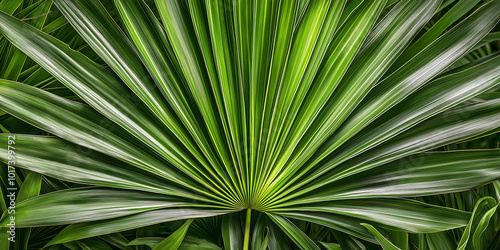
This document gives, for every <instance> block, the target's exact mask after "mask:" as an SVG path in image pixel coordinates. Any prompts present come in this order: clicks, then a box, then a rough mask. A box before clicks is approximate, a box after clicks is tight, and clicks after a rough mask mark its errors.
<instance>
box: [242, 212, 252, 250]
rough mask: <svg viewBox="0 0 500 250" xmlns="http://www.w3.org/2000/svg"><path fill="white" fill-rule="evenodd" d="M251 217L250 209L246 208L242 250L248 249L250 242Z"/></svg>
mask: <svg viewBox="0 0 500 250" xmlns="http://www.w3.org/2000/svg"><path fill="white" fill-rule="evenodd" d="M251 218H252V209H250V208H249V209H247V221H246V224H245V238H244V240H243V250H248V246H249V243H250V222H251Z"/></svg>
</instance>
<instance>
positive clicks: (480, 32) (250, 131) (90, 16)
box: [0, 0, 500, 249]
mask: <svg viewBox="0 0 500 250" xmlns="http://www.w3.org/2000/svg"><path fill="white" fill-rule="evenodd" d="M4 1H6V0H4ZM4 1H2V3H4ZM394 2H396V1H387V0H370V1H368V0H364V1H361V0H350V1H348V0H335V1H327V0H314V1H313V0H310V1H306V0H286V1H285V0H276V1H274V0H273V1H271V0H269V1H267V0H262V1H261V0H253V1H252V0H240V1H222V0H219V1H215V0H206V1H201V0H196V1H194V0H193V1H183V0H168V1H167V0H157V1H154V2H153V3H152V4H149V5H148V4H146V3H144V2H143V1H142V0H113V4H112V5H111V6H112V8H111V9H110V8H109V6H108V8H107V9H106V8H105V7H104V6H103V5H102V4H101V2H99V1H97V0H71V1H67V0H54V4H55V7H56V8H57V9H58V10H59V11H60V12H61V13H62V15H63V16H64V18H65V19H66V20H67V22H68V23H69V25H71V27H72V29H74V30H76V32H77V33H78V34H79V36H81V37H82V38H83V39H84V40H85V42H86V44H88V46H89V47H90V48H91V49H92V51H93V52H95V54H96V55H97V56H98V57H99V60H100V61H99V62H96V61H95V60H91V59H90V58H89V57H87V56H86V55H84V54H83V53H82V52H81V51H77V50H74V49H72V48H71V47H70V46H68V44H65V43H64V42H62V41H60V40H59V39H56V38H54V37H53V36H52V35H50V34H49V33H46V32H45V31H43V30H41V29H40V28H37V27H34V26H33V24H28V23H27V21H26V20H21V19H18V18H17V17H15V16H12V15H11V14H12V13H7V11H6V12H4V11H0V32H1V34H2V36H3V37H2V39H7V40H8V41H9V42H10V43H11V44H12V45H13V46H15V47H16V48H17V49H18V50H19V51H20V52H22V53H23V54H25V55H26V56H28V57H29V58H30V59H31V60H33V61H34V62H36V64H37V65H39V66H40V67H41V69H42V70H45V71H46V72H48V73H49V74H50V75H52V76H53V77H54V78H55V79H56V80H57V81H58V82H60V83H61V84H63V85H64V86H65V87H66V88H67V89H69V90H70V91H72V92H73V93H74V94H75V95H76V96H77V97H78V100H77V101H75V100H70V99H67V98H65V97H63V96H60V95H57V93H52V92H50V91H47V90H44V89H42V88H38V87H34V86H33V85H32V84H26V83H21V82H18V81H12V80H7V79H2V80H0V109H2V110H4V111H5V112H6V113H8V114H11V115H12V116H14V117H17V118H19V119H20V120H22V121H24V122H26V123H28V124H31V125H33V126H34V127H37V128H39V129H41V130H44V131H46V132H47V133H50V135H51V136H39V135H29V134H12V135H11V134H7V133H4V134H1V135H0V144H1V145H7V142H8V140H10V138H11V137H10V138H9V136H15V143H16V144H15V145H16V153H15V157H16V166H17V167H20V168H23V169H27V170H30V171H34V172H37V173H40V174H43V175H46V176H50V177H54V178H57V179H60V180H63V181H67V182H72V183H79V184H85V185H88V187H83V188H69V189H64V190H61V191H57V192H50V193H46V194H43V195H39V196H35V197H32V198H29V199H26V200H24V201H22V202H20V203H19V204H17V205H16V216H15V217H16V226H17V227H19V228H25V227H42V226H52V225H69V224H70V225H69V226H67V227H65V229H64V230H62V231H61V232H60V233H59V234H58V235H57V236H56V237H55V238H54V239H52V240H51V241H50V242H49V244H48V245H53V244H60V243H66V242H71V241H74V240H80V239H85V238H89V237H94V236H98V235H104V234H110V233H115V232H121V231H125V230H130V229H134V228H139V227H144V226H148V225H155V224H158V223H164V222H169V221H176V220H183V219H190V220H188V221H187V222H186V223H185V224H184V225H183V226H182V227H181V228H180V229H179V230H178V231H176V232H175V233H173V234H172V235H171V237H168V238H166V239H165V240H164V241H162V242H161V243H159V244H158V245H157V246H158V247H157V248H156V249H177V248H178V247H179V246H181V243H182V241H183V239H184V237H185V235H186V231H187V230H188V228H189V227H190V224H193V225H194V223H196V221H197V220H199V219H198V218H202V217H213V216H222V218H223V219H222V223H221V227H222V228H221V231H220V232H215V234H219V233H220V234H221V235H222V237H223V239H224V245H225V247H226V248H228V249H248V248H249V247H250V248H252V249H261V247H263V248H262V249H265V247H267V246H268V247H269V248H270V249H280V248H283V249H286V248H287V247H286V246H284V245H281V246H280V245H279V244H278V245H276V244H275V243H276V242H277V241H278V239H277V238H268V236H269V237H272V236H271V234H272V232H276V230H278V231H281V232H282V233H284V235H286V236H288V238H289V239H290V240H291V241H292V242H293V244H295V245H296V246H291V247H292V248H297V247H298V248H301V249H319V246H320V245H321V244H319V242H315V241H314V239H312V238H310V237H309V236H308V235H306V234H305V232H304V231H302V230H301V229H300V227H299V226H298V225H297V222H298V221H306V222H310V223H314V224H319V225H322V226H326V227H329V228H331V229H333V230H336V231H340V232H343V233H345V234H348V235H351V236H353V237H355V238H360V239H363V240H367V241H370V242H374V243H377V244H382V245H383V246H384V247H387V249H396V248H397V247H395V246H394V245H393V244H392V243H390V242H389V241H387V240H386V239H385V238H384V236H382V235H381V234H380V232H379V231H378V229H380V228H385V229H391V230H403V231H406V232H411V233H429V232H438V231H444V230H449V229H454V228H460V227H465V226H467V224H468V223H469V219H470V218H471V213H469V212H465V211H461V210H456V209H451V208H447V207H441V206H435V205H431V204H426V203H423V202H420V201H417V200H416V199H413V198H411V197H418V196H428V195H435V194H443V193H452V192H458V191H463V190H467V189H471V188H474V187H477V186H480V185H484V184H486V183H490V182H492V181H494V180H497V179H499V178H500V170H499V167H498V166H499V162H500V150H495V149H493V150H461V151H446V152H444V151H436V150H434V149H436V148H438V147H440V146H443V145H447V144H450V143H455V142H459V141H464V140H467V139H470V138H476V137H480V136H483V135H487V134H490V133H491V132H492V131H497V130H498V129H499V127H500V98H499V99H495V98H481V99H479V98H476V96H478V95H480V94H483V93H485V92H488V91H491V90H492V89H493V90H494V89H498V87H499V86H500V54H498V53H495V54H492V55H490V56H487V57H484V58H482V59H480V60H477V61H474V62H470V63H460V62H462V61H460V60H461V59H463V57H464V56H465V55H467V53H469V52H470V51H472V50H473V49H475V48H476V45H477V44H480V43H481V42H482V41H483V39H484V38H485V37H486V36H487V35H488V34H490V32H491V31H492V30H493V29H494V28H495V26H496V25H497V22H498V21H499V20H500V11H499V10H500V1H498V0H497V1H482V2H481V3H480V4H479V5H476V3H477V2H479V1H460V2H459V3H457V5H459V4H461V5H460V6H459V7H456V8H455V9H451V10H450V11H448V13H447V15H445V16H443V17H442V18H441V19H439V22H437V23H433V24H429V23H428V22H429V20H431V18H432V17H433V16H434V14H435V13H437V12H438V11H440V10H441V8H444V6H443V5H444V3H443V2H442V1H436V0H419V1H414V0H400V1H397V2H396V3H394ZM445 2H446V1H445ZM466 2H469V3H472V2H474V4H472V5H471V6H468V5H470V4H467V3H466ZM151 6H153V7H151ZM110 13H112V14H113V15H115V16H116V17H112V15H111V14H110ZM117 20H118V21H117ZM4 41H5V40H4ZM2 63H3V62H2ZM5 63H6V64H9V63H11V62H9V61H6V62H5ZM3 78H6V77H3ZM492 96H493V97H495V96H494V95H492ZM7 155H8V153H7V147H6V146H2V147H1V148H0V159H1V160H2V161H3V162H5V163H7V162H8V161H9V159H8V157H7ZM495 208H496V207H495ZM242 210H246V211H247V212H246V213H245V214H246V217H245V216H243V217H245V218H244V219H241V220H240V216H239V214H236V212H238V211H242ZM241 215H243V213H242V214H241ZM191 219H194V221H193V220H191ZM9 221H10V219H9V215H8V214H7V211H4V214H3V217H2V221H1V225H2V226H5V225H6V224H7V223H8V222H9ZM240 221H241V222H240ZM240 223H241V224H242V225H240ZM245 223H246V224H245ZM249 225H252V228H251V229H249ZM273 230H274V231H273ZM250 231H251V232H253V236H249V235H250ZM268 233H269V234H268ZM266 235H267V236H266ZM274 235H275V236H276V235H278V234H277V233H274ZM264 236H266V237H265V238H264ZM276 237H277V236H276ZM273 242H274V243H273ZM207 244H208V243H207ZM273 244H275V245H274V247H276V248H273V247H272V245H273ZM324 246H327V244H326V243H325V245H324ZM206 247H207V248H209V246H208V245H207V246H206ZM332 247H333V246H332Z"/></svg>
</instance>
